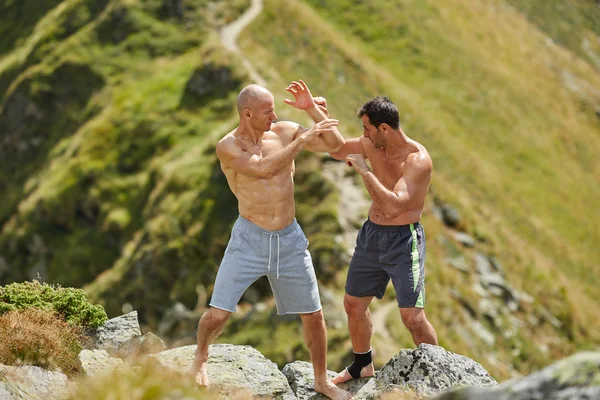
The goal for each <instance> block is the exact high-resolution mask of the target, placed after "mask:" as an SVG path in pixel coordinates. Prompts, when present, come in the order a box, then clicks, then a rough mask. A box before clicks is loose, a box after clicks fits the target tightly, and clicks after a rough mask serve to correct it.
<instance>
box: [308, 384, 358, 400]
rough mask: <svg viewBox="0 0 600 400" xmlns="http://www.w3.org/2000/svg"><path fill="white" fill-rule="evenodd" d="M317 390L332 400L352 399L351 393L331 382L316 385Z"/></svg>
mask: <svg viewBox="0 0 600 400" xmlns="http://www.w3.org/2000/svg"><path fill="white" fill-rule="evenodd" d="M315 390H316V391H317V392H319V393H322V394H324V395H325V396H327V397H329V398H330V399H332V400H349V399H351V398H352V395H351V394H350V393H348V392H346V391H345V390H342V389H340V388H339V387H337V386H335V385H334V384H333V383H331V381H325V384H317V383H315Z"/></svg>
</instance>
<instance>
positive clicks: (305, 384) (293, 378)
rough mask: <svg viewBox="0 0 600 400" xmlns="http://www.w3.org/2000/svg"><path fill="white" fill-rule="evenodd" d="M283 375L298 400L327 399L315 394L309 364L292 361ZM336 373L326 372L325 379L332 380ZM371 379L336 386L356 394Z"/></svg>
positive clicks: (313, 380)
mask: <svg viewBox="0 0 600 400" xmlns="http://www.w3.org/2000/svg"><path fill="white" fill-rule="evenodd" d="M283 374H284V375H285V377H286V378H287V380H288V383H289V384H290V387H291V388H292V391H293V392H294V394H295V395H296V397H297V398H298V399H300V400H303V399H311V400H317V399H318V400H325V399H327V397H325V396H323V395H322V394H320V393H317V392H315V390H314V385H315V374H314V370H313V366H312V364H311V363H309V362H306V361H294V362H293V363H291V364H287V365H286V366H285V367H283ZM336 375H337V373H335V372H333V371H327V377H328V378H329V379H332V378H334V377H335V376H336ZM370 379H371V378H364V379H356V380H352V381H349V382H345V383H342V384H341V385H338V386H339V387H340V388H342V389H344V390H346V391H348V392H350V393H352V394H353V395H354V394H356V393H357V392H358V391H359V390H360V389H361V388H362V387H363V386H364V385H365V384H366V383H367V382H368V381H369V380H370Z"/></svg>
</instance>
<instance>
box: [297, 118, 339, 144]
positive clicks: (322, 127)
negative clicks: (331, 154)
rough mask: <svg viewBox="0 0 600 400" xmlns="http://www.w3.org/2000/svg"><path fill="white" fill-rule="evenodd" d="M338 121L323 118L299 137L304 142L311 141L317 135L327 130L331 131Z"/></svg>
mask: <svg viewBox="0 0 600 400" xmlns="http://www.w3.org/2000/svg"><path fill="white" fill-rule="evenodd" d="M338 123H339V121H338V120H337V119H329V118H328V119H324V120H323V121H321V122H319V123H317V124H316V125H315V126H313V127H312V128H310V129H308V130H307V131H306V132H304V133H302V134H301V135H300V137H299V139H300V140H302V141H303V142H304V143H308V142H312V141H313V140H314V139H316V138H317V137H319V136H321V135H322V134H324V133H327V132H333V127H335V126H337V125H338Z"/></svg>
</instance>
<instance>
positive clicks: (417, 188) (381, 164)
mask: <svg viewBox="0 0 600 400" xmlns="http://www.w3.org/2000/svg"><path fill="white" fill-rule="evenodd" d="M359 140H360V144H361V145H362V149H363V151H364V156H365V158H368V159H369V161H370V163H371V167H372V170H373V174H375V176H376V177H377V179H378V180H379V181H380V182H381V184H382V185H383V186H385V187H386V188H387V189H388V190H390V191H393V192H395V193H399V192H408V195H409V199H408V203H407V205H406V211H404V212H402V214H400V215H398V216H397V217H395V218H388V217H386V215H385V213H384V212H383V211H382V209H381V205H380V204H378V202H377V200H375V199H373V203H372V204H371V207H370V208H369V219H370V220H371V221H373V222H374V223H376V224H380V225H408V224H412V223H415V222H418V221H419V220H420V219H421V214H422V213H423V207H424V205H425V197H426V196H427V191H428V189H429V183H430V181H431V167H432V161H431V157H430V155H429V153H428V152H427V149H425V147H424V146H423V145H421V144H420V143H418V142H415V141H414V140H411V141H410V142H409V144H408V146H407V148H406V154H405V155H403V156H402V157H399V158H395V159H390V158H389V157H388V154H387V153H386V151H385V149H383V148H381V149H377V148H375V146H374V145H373V143H372V142H371V141H370V140H368V139H366V138H364V137H361V138H360V139H359Z"/></svg>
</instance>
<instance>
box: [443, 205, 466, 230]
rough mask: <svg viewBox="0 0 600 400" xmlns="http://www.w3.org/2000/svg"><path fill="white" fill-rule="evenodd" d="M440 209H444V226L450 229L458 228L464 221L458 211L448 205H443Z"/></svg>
mask: <svg viewBox="0 0 600 400" xmlns="http://www.w3.org/2000/svg"><path fill="white" fill-rule="evenodd" d="M440 208H441V209H442V218H443V220H444V224H446V226H448V227H450V228H457V227H458V226H459V225H460V223H461V221H462V217H461V215H460V213H459V212H458V210H457V209H456V208H454V207H452V206H450V205H448V204H441V205H440Z"/></svg>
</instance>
